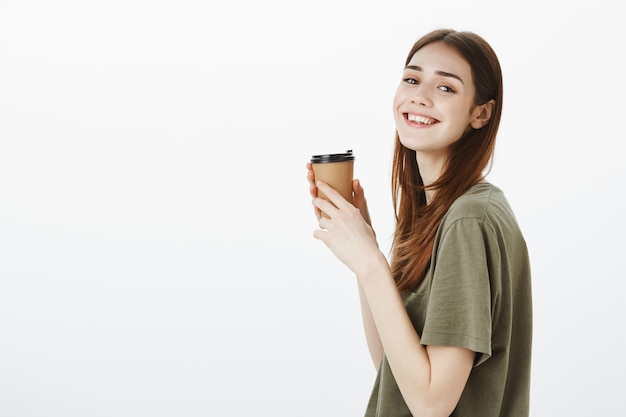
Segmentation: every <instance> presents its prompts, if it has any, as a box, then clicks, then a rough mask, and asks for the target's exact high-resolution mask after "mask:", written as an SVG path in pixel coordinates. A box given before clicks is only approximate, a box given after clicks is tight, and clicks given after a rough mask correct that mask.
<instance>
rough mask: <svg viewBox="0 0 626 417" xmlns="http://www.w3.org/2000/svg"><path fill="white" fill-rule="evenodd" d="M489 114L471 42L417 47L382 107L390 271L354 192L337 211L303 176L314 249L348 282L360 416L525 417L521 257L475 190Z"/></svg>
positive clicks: (492, 91) (490, 65) (488, 145)
mask: <svg viewBox="0 0 626 417" xmlns="http://www.w3.org/2000/svg"><path fill="white" fill-rule="evenodd" d="M501 112H502V75H501V69H500V64H499V62H498V59H497V57H496V55H495V53H494V52H493V50H492V48H491V47H490V46H489V45H488V44H487V43H486V42H485V41H484V40H483V39H482V38H481V37H480V36H478V35H476V34H474V33H471V32H457V31H453V30H437V31H434V32H431V33H429V34H427V35H425V36H424V37H422V38H421V39H420V40H418V41H417V42H416V43H415V45H414V46H413V48H412V49H411V51H410V52H409V55H408V58H407V61H406V67H405V68H404V72H403V75H402V80H401V82H400V84H399V86H398V88H397V91H396V94H395V98H394V100H393V114H394V117H395V123H396V130H397V133H396V140H395V151H394V157H393V169H392V197H393V202H394V206H395V212H396V213H395V214H396V228H395V234H394V240H393V244H392V250H391V257H390V263H388V262H387V259H386V257H385V256H384V255H383V254H382V253H381V251H380V250H379V247H378V244H377V242H376V238H375V233H374V231H373V229H372V227H371V221H370V218H369V213H368V210H367V203H366V199H365V195H364V191H363V188H362V187H361V185H360V183H359V181H358V180H354V182H353V201H352V202H348V201H346V200H345V199H343V198H342V197H341V196H340V195H339V194H338V193H337V192H336V191H335V190H333V189H332V188H330V187H329V186H328V185H327V184H324V183H322V182H316V181H315V178H314V174H313V171H312V169H311V165H310V164H307V169H308V173H307V179H308V181H309V183H310V193H311V195H312V196H313V205H314V206H315V213H316V215H317V218H318V219H319V227H320V229H319V230H316V231H315V232H314V237H315V238H317V239H319V240H321V241H322V242H324V243H325V244H326V245H327V246H328V247H329V248H330V249H331V251H332V252H333V253H334V254H335V255H336V256H337V257H338V258H339V259H340V260H341V261H342V262H343V263H345V264H346V265H347V266H348V267H349V268H350V269H351V270H352V271H353V272H354V273H355V274H356V278H357V282H358V288H359V294H360V300H361V309H362V316H363V323H364V329H365V335H366V340H367V345H368V348H369V351H370V354H371V357H372V360H373V362H374V366H375V367H376V369H377V370H378V376H377V378H376V382H375V385H374V389H373V391H372V395H371V397H370V401H369V404H368V407H367V412H366V416H384V417H395V416H411V415H413V416H420V417H421V416H463V417H470V416H480V417H496V416H499V417H518V416H528V413H529V411H528V410H529V384H530V359H531V337H532V306H531V282H530V265H529V259H528V252H527V248H526V244H525V241H524V238H523V236H522V234H521V232H520V230H519V227H518V225H517V222H516V220H515V216H514V214H513V212H512V210H511V208H510V206H509V204H508V202H507V200H506V198H505V197H504V195H503V193H502V191H501V190H500V189H498V188H497V187H495V186H494V185H492V184H490V183H489V182H487V181H486V180H485V173H486V170H487V168H488V166H489V164H490V162H491V159H492V155H493V151H494V144H495V138H496V133H497V131H498V126H499V122H500V115H501ZM318 190H319V191H322V192H323V193H324V194H326V195H327V196H328V200H325V199H321V198H317V193H318ZM320 211H323V212H325V213H327V214H328V215H329V218H326V217H321V216H320Z"/></svg>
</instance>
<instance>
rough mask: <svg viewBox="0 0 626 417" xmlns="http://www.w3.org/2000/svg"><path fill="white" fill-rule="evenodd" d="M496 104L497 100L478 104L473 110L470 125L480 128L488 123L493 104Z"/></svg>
mask: <svg viewBox="0 0 626 417" xmlns="http://www.w3.org/2000/svg"><path fill="white" fill-rule="evenodd" d="M495 104H496V101H495V100H489V101H488V102H486V103H485V104H481V105H480V106H476V108H475V109H474V111H473V112H472V121H471V122H470V125H471V126H472V127H473V128H474V129H480V128H481V127H483V126H484V125H486V124H487V122H488V121H489V119H491V112H492V111H493V106H495Z"/></svg>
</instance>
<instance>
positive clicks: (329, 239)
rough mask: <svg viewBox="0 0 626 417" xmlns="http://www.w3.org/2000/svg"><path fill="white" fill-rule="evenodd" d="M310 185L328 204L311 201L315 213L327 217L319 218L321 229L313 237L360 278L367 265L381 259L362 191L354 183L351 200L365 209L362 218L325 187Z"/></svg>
mask: <svg viewBox="0 0 626 417" xmlns="http://www.w3.org/2000/svg"><path fill="white" fill-rule="evenodd" d="M313 185H314V186H315V187H316V188H315V192H317V190H318V189H319V190H320V191H322V192H323V193H324V194H325V195H326V196H327V197H328V199H329V200H330V201H327V200H325V199H322V198H319V197H314V198H313V205H314V206H315V208H316V213H318V212H320V211H323V212H324V213H326V214H327V215H328V216H329V217H328V218H327V217H321V216H319V217H318V219H319V226H320V229H318V230H315V231H314V232H313V237H315V238H316V239H319V240H321V241H322V242H324V244H326V246H328V248H329V249H330V250H331V251H332V252H333V253H334V254H335V256H337V258H339V260H340V261H342V262H343V263H344V264H345V265H346V266H347V267H348V268H350V269H351V270H352V271H353V272H354V273H355V274H357V276H359V274H360V273H361V272H366V269H367V268H368V266H367V263H368V262H369V261H371V260H375V259H378V258H379V255H380V251H379V249H378V243H377V242H376V235H375V234H374V231H373V230H372V227H371V226H370V225H369V223H368V220H369V214H368V213H367V205H366V204H365V197H364V194H363V192H362V191H363V189H362V188H361V187H360V185H358V181H357V187H356V188H357V189H358V190H357V193H355V198H354V199H355V201H359V202H360V203H361V204H363V205H364V208H365V209H366V212H365V215H364V214H363V213H362V212H361V210H360V209H359V208H358V207H355V206H354V205H352V204H351V203H349V202H348V201H346V200H345V199H344V198H343V197H342V196H341V195H340V194H339V193H338V192H337V191H336V190H335V189H333V188H332V187H330V186H329V185H328V184H326V183H324V182H321V181H318V182H317V183H315V184H313ZM312 190H313V188H312ZM312 193H313V191H312ZM366 216H367V218H365V217H366Z"/></svg>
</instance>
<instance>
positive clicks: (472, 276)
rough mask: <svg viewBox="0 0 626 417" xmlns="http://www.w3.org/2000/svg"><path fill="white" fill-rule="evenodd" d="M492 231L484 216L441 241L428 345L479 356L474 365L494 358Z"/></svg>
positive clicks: (465, 221) (452, 229)
mask: <svg viewBox="0 0 626 417" xmlns="http://www.w3.org/2000/svg"><path fill="white" fill-rule="evenodd" d="M489 238H490V229H489V227H488V226H486V225H485V224H484V223H483V221H482V219H480V218H461V219H458V220H456V221H455V222H454V223H452V224H451V225H450V226H449V227H448V228H447V229H446V230H444V231H443V233H442V235H441V237H440V239H439V240H438V242H436V250H435V251H434V252H433V258H432V261H431V262H434V264H433V265H432V267H433V278H432V282H431V288H430V295H429V300H428V307H427V310H426V316H425V322H424V329H423V332H422V338H421V340H422V344H423V345H435V346H457V347H464V348H467V349H470V350H472V351H474V352H477V353H478V355H477V356H476V362H475V365H479V364H480V363H482V362H484V361H485V360H487V359H488V358H489V357H490V356H491V332H492V323H491V290H490V280H489V265H488V257H487V256H488V255H487V252H488V245H489V242H488V240H489Z"/></svg>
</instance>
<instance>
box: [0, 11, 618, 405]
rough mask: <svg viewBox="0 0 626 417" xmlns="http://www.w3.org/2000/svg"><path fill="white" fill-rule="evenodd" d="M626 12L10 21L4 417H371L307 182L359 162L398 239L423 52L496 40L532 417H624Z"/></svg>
mask: <svg viewBox="0 0 626 417" xmlns="http://www.w3.org/2000/svg"><path fill="white" fill-rule="evenodd" d="M620 16H621V14H620V13H618V5H617V3H615V2H610V1H608V0H600V1H594V2H580V1H579V2H576V1H562V2H549V1H530V2H529V1H527V2H521V3H520V2H517V3H505V2H500V1H474V2H467V1H460V0H455V1H448V2H434V1H432V2H418V1H387V2H357V1H346V2H338V1H334V0H333V1H328V0H322V1H315V2H308V1H307V2H294V1H278V0H270V1H265V2H256V1H253V0H242V1H239V2H223V4H222V3H221V2H220V5H219V6H217V5H214V3H212V2H205V1H184V0H183V1H147V0H145V1H141V0H125V1H116V0H113V1H107V2H93V1H56V2H48V1H0V415H2V416H6V417H13V416H14V417H22V416H65V417H69V416H81V417H84V416H112V415H115V416H217V415H219V416H243V415H260V416H290V417H291V416H358V415H362V413H363V410H364V407H365V403H366V400H367V397H368V395H369V392H370V389H371V386H372V383H373V380H374V376H375V374H374V369H373V367H372V366H371V365H370V362H369V357H368V354H367V352H366V347H365V342H364V338H363V333H362V329H361V323H360V316H359V310H358V297H357V292H356V285H355V281H354V278H353V277H352V276H351V274H350V273H349V271H348V270H347V269H346V268H345V267H344V266H343V265H342V264H340V263H339V261H337V260H336V259H335V258H334V257H333V256H332V254H331V253H330V252H329V251H328V250H327V249H326V248H325V247H324V246H323V245H322V244H321V243H320V242H318V241H316V240H314V239H313V238H312V236H311V235H312V231H313V230H314V229H315V228H316V222H315V218H314V216H313V211H312V207H311V205H310V198H309V196H308V191H307V184H306V180H305V169H304V164H305V162H306V160H307V159H308V158H309V157H310V155H311V154H314V153H325V152H336V151H344V150H346V149H353V150H354V151H355V153H356V155H357V162H356V167H355V175H356V176H357V177H358V178H360V179H361V180H362V183H363V185H364V187H365V189H366V193H367V196H368V199H369V201H370V207H371V211H372V216H373V219H374V225H375V227H376V230H377V233H378V236H379V237H380V245H381V247H382V248H383V250H384V251H385V252H387V251H388V248H389V244H390V236H391V233H392V231H393V214H392V208H391V199H390V191H389V171H390V162H391V151H392V143H393V131H394V125H393V118H392V113H391V100H392V98H393V94H394V91H395V88H396V85H397V83H398V82H399V80H400V75H401V70H402V66H403V62H404V59H405V56H406V53H407V52H408V50H409V48H410V47H411V45H412V44H413V42H414V41H415V40H416V38H417V37H418V36H420V35H422V34H423V33H425V32H427V31H430V30H432V29H435V28H439V27H452V28H455V29H468V30H472V31H475V32H477V33H479V34H481V35H483V36H484V37H485V38H486V39H487V40H488V41H489V42H490V43H491V44H492V46H493V47H494V49H495V50H496V52H497V53H498V54H499V57H500V59H501V63H502V66H503V71H504V77H505V104H504V115H503V121H502V127H501V132H500V135H499V143H498V147H497V150H496V157H495V164H494V167H493V171H492V174H491V175H490V177H489V179H490V180H491V181H492V182H493V183H495V184H496V185H498V186H500V187H501V188H503V189H504V191H505V193H506V194H507V196H508V197H509V199H510V201H511V203H512V205H513V206H514V208H515V210H516V213H517V216H518V219H519V222H520V224H521V226H522V229H523V231H524V233H525V235H526V238H527V241H528V244H529V248H530V252H531V256H532V263H533V272H534V294H535V344H534V367H533V381H532V384H533V385H532V415H533V416H535V417H542V416H548V415H562V416H565V415H567V416H587V415H596V416H603V415H618V414H619V413H620V412H621V409H622V408H623V407H619V408H618V405H621V403H622V401H621V395H622V393H623V388H624V386H626V380H625V379H626V377H625V371H626V366H625V361H624V357H623V346H624V344H625V343H626V340H625V337H624V333H623V328H624V326H623V317H624V316H625V313H626V311H625V309H626V307H625V303H624V302H623V300H622V298H623V294H624V284H623V279H624V277H625V274H624V269H623V265H624V260H623V249H624V247H625V237H624V236H625V235H626V225H625V221H624V216H623V213H624V207H623V203H622V201H623V198H624V194H625V192H624V187H623V180H624V178H625V176H626V172H625V168H624V160H625V155H624V150H623V149H624V148H623V146H622V145H621V142H623V140H624V130H623V124H624V110H625V106H624V104H623V103H624V95H625V93H626V88H625V82H624V73H625V72H626V68H625V65H624V62H623V45H622V40H623V39H624V38H625V33H624V29H623V22H622V19H621V17H620Z"/></svg>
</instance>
